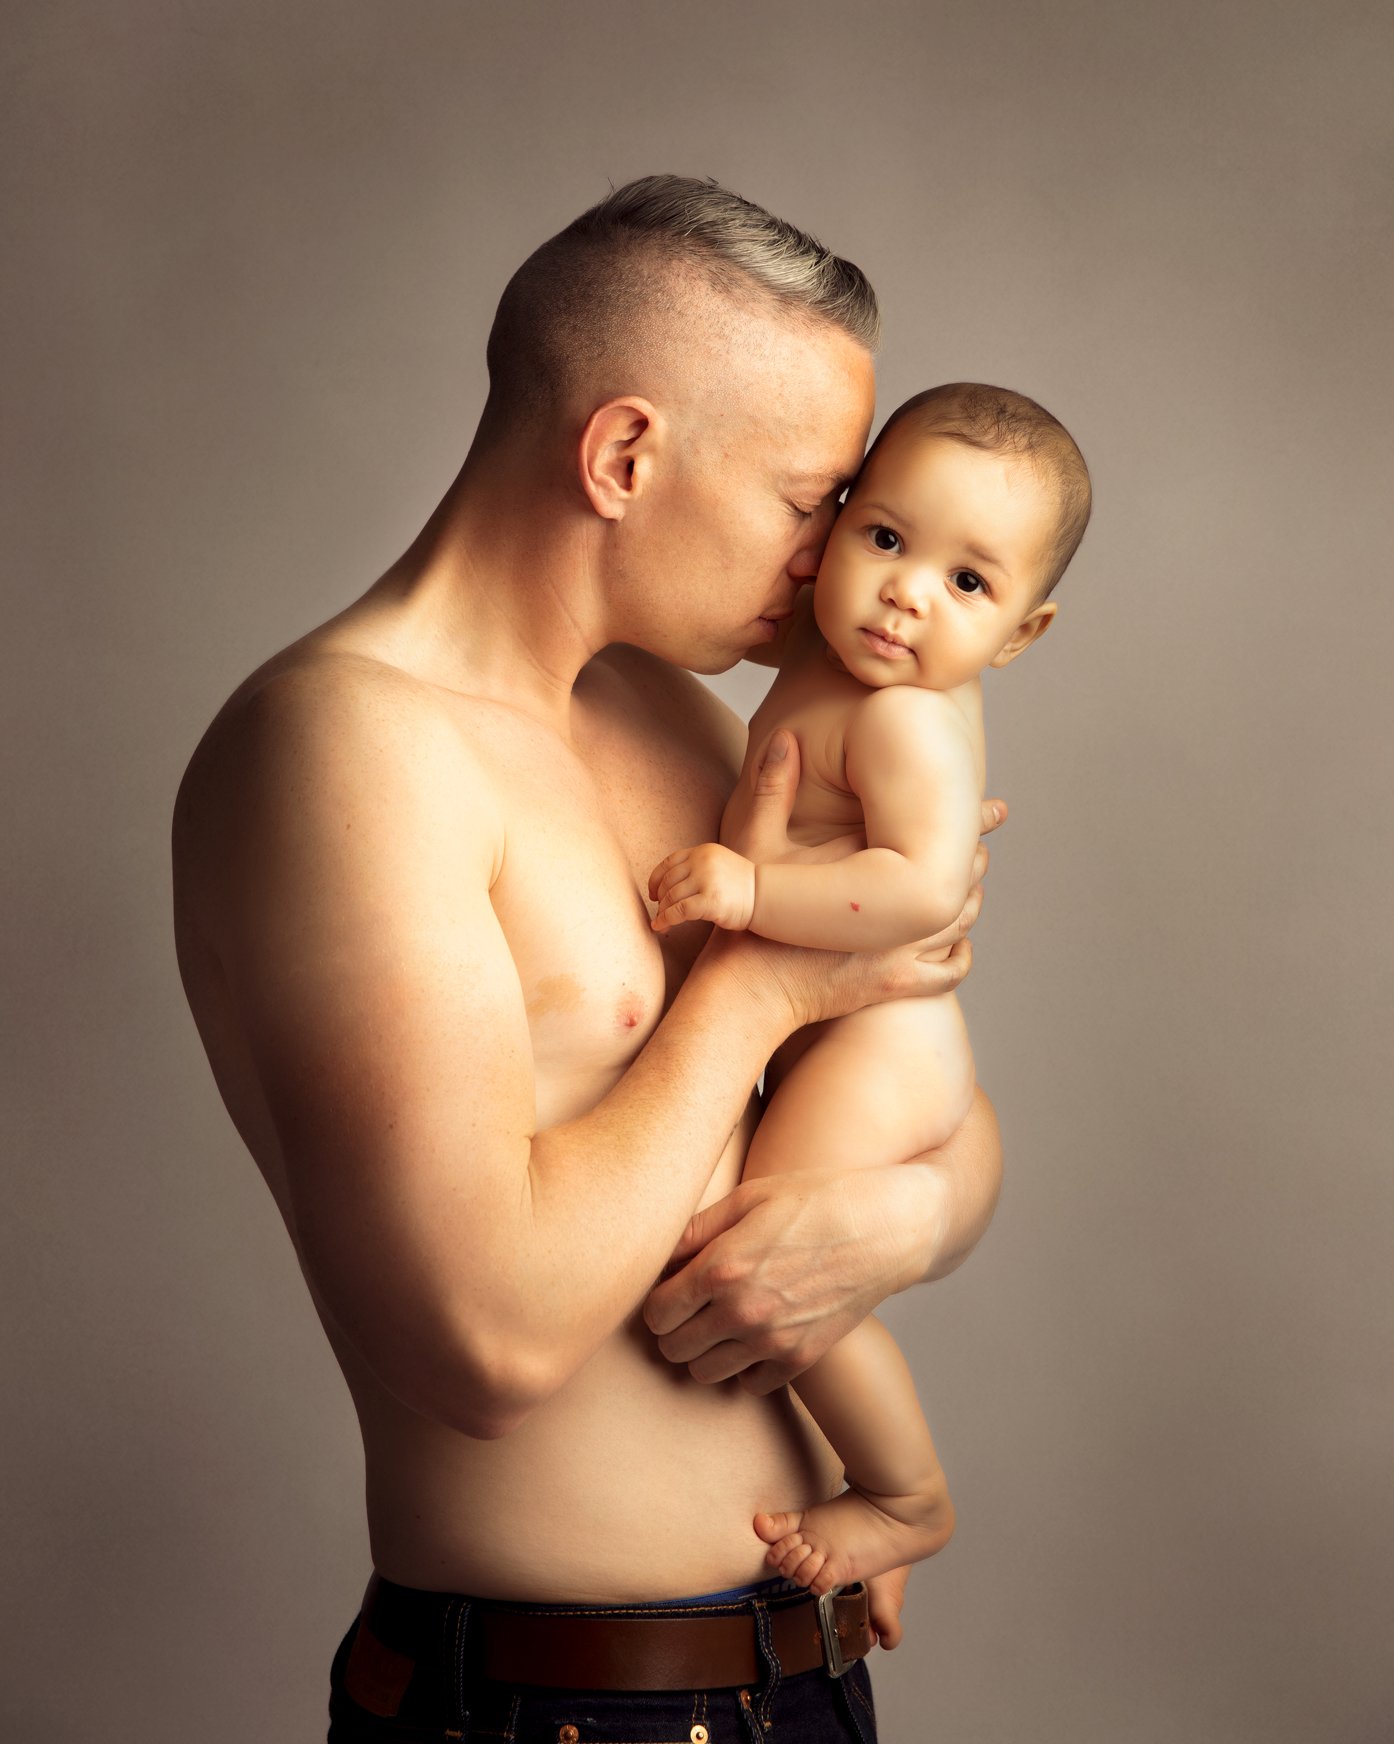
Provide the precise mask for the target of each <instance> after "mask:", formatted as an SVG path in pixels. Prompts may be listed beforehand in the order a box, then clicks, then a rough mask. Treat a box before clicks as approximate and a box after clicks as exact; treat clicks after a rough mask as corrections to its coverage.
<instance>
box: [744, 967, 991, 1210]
mask: <svg viewBox="0 0 1394 1744" xmlns="http://www.w3.org/2000/svg"><path fill="white" fill-rule="evenodd" d="M786 1058H787V1056H786ZM973 1081H974V1080H973V1054H972V1049H971V1048H970V1047H969V1044H968V1031H967V1028H966V1026H965V1024H964V1021H963V1013H962V1011H961V1010H960V1008H959V1004H958V1001H957V999H955V998H954V997H953V995H952V994H947V995H945V996H943V997H941V998H937V999H899V1000H892V1001H887V1002H886V1003H885V1004H883V1005H874V1006H868V1007H866V1008H865V1009H864V1010H862V1011H857V1012H853V1013H852V1015H851V1016H850V1017H844V1018H839V1019H838V1020H837V1022H835V1023H829V1024H824V1025H822V1026H821V1027H820V1029H819V1030H818V1032H817V1033H816V1035H815V1036H814V1037H813V1039H812V1040H811V1041H810V1042H809V1043H808V1045H807V1047H805V1048H804V1049H803V1050H802V1052H800V1053H799V1054H798V1055H797V1057H796V1058H794V1059H793V1061H792V1063H791V1064H788V1066H787V1070H785V1071H784V1072H783V1073H782V1075H780V1076H779V1078H778V1082H777V1084H776V1086H775V1089H774V1091H773V1094H772V1095H771V1096H770V1098H769V1101H768V1104H767V1106H766V1108H765V1112H764V1114H763V1116H762V1117H761V1120H760V1125H759V1127H758V1129H757V1130H756V1134H755V1137H754V1139H753V1141H752V1142H751V1146H750V1151H749V1154H748V1155H747V1157H746V1163H745V1169H744V1171H743V1172H744V1176H745V1178H746V1179H747V1180H749V1179H751V1178H752V1177H753V1176H756V1175H762V1174H773V1173H776V1172H779V1171H781V1170H786V1169H816V1168H839V1169H840V1168H871V1167H875V1166H877V1165H879V1164H882V1163H888V1162H904V1161H907V1160H908V1159H909V1158H910V1157H914V1156H918V1155H919V1154H920V1152H921V1151H927V1150H933V1149H934V1148H935V1147H936V1146H937V1145H941V1144H943V1143H944V1141H945V1140H946V1139H947V1138H948V1137H949V1135H950V1134H951V1133H952V1132H954V1131H955V1130H956V1129H957V1128H958V1127H959V1126H960V1125H961V1124H962V1123H963V1120H964V1119H965V1117H966V1116H967V1113H968V1108H969V1104H970V1103H971V1102H972V1099H973Z"/></svg>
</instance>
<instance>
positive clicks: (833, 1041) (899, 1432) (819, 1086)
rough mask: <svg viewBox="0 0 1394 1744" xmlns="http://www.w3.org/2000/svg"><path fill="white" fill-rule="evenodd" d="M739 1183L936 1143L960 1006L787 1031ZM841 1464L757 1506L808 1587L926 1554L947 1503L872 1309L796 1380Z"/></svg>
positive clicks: (909, 1005)
mask: <svg viewBox="0 0 1394 1744" xmlns="http://www.w3.org/2000/svg"><path fill="white" fill-rule="evenodd" d="M772 1076H773V1077H775V1078H776V1080H777V1083H776V1087H775V1089H774V1093H773V1095H772V1096H771V1098H770V1100H769V1105H768V1107H767V1108H766V1110H765V1113H764V1116H763V1118H762V1119H761V1122H760V1126H759V1129H758V1130H757V1132H756V1134H755V1138H754V1140H753V1141H752V1143H751V1147H750V1151H749V1154H748V1155H747V1157H746V1162H745V1169H744V1178H745V1179H747V1180H749V1179H751V1178H752V1177H753V1176H756V1175H762V1174H774V1173H778V1172H779V1171H781V1170H788V1169H809V1168H816V1169H831V1168H868V1167H872V1166H877V1165H880V1164H883V1163H886V1162H904V1161H908V1160H909V1159H910V1158H911V1157H914V1156H918V1155H919V1154H920V1153H921V1152H922V1151H926V1150H933V1149H934V1148H935V1147H936V1146H938V1145H941V1144H943V1142H944V1141H945V1139H947V1138H948V1137H949V1135H950V1133H952V1132H953V1131H954V1130H955V1129H956V1128H957V1127H958V1126H959V1125H960V1124H961V1123H962V1122H963V1120H964V1119H965V1117H966V1116H967V1113H968V1107H969V1104H970V1102H971V1101H972V1097H973V1056H972V1051H971V1049H970V1048H969V1045H968V1035H967V1030H966V1029H965V1027H964V1023H963V1017H962V1014H961V1012H960V1011H959V1008H958V1001H957V1000H956V999H955V998H954V997H953V996H952V995H948V996H946V997H943V998H939V999H916V1000H898V1001H894V1002H891V1003H887V1004H885V1005H877V1006H870V1007H868V1008H867V1009H866V1010H863V1011H859V1012H855V1013H854V1014H853V1015H852V1016H851V1017H846V1018H842V1019H840V1020H839V1021H838V1022H836V1023H831V1024H824V1025H822V1026H820V1027H819V1028H818V1029H817V1030H816V1031H813V1032H806V1033H805V1034H804V1035H802V1036H799V1037H796V1038H795V1041H794V1044H793V1045H792V1046H791V1047H789V1048H787V1049H786V1050H785V1051H784V1052H783V1053H782V1054H781V1055H780V1057H779V1059H778V1060H777V1061H776V1062H775V1063H774V1066H773V1068H772ZM794 1385H795V1390H796V1391H797V1392H798V1395H799V1397H800V1398H801V1399H802V1400H803V1402H804V1404H805V1405H806V1406H807V1407H808V1410H809V1412H810V1413H811V1415H812V1417H813V1419H814V1421H815V1422H816V1423H817V1424H818V1426H819V1428H820V1429H821V1430H822V1431H823V1433H824V1434H825V1435H826V1436H827V1438H828V1440H829V1441H830V1442H831V1443H832V1445H833V1447H834V1448H835V1449H836V1451H837V1453H838V1456H839V1457H840V1458H841V1460H842V1462H843V1466H844V1469H845V1471H846V1475H847V1482H848V1486H849V1487H848V1488H847V1490H845V1491H844V1492H843V1493H842V1494H841V1495H840V1496H836V1497H834V1498H833V1500H832V1501H830V1502H823V1503H819V1504H817V1505H815V1506H814V1507H811V1508H804V1509H799V1510H795V1511H792V1512H781V1513H773V1514H757V1515H756V1516H755V1530H756V1532H757V1533H758V1534H759V1536H760V1537H761V1538H763V1539H764V1540H765V1541H766V1543H767V1544H768V1545H769V1546H770V1548H769V1551H768V1553H767V1560H768V1562H769V1563H770V1565H771V1566H772V1567H774V1568H778V1569H779V1570H780V1572H781V1573H783V1574H784V1575H786V1576H788V1577H789V1578H790V1579H792V1580H796V1581H798V1582H799V1583H800V1584H801V1585H803V1586H806V1587H811V1588H812V1589H813V1591H814V1592H819V1593H822V1592H826V1591H827V1590H828V1589H829V1588H830V1587H833V1586H841V1585H845V1584H846V1583H847V1582H849V1581H855V1580H864V1579H866V1578H867V1577H868V1576H870V1575H873V1574H880V1573H883V1572H884V1571H885V1570H887V1569H891V1568H898V1567H900V1566H901V1564H903V1563H907V1562H913V1561H916V1560H917V1559H919V1558H920V1557H925V1556H931V1555H933V1553H934V1552H935V1551H936V1550H938V1549H940V1548H941V1547H942V1545H943V1544H944V1543H946V1542H947V1540H948V1537H949V1534H950V1532H951V1531H952V1529H953V1507H952V1504H951V1503H950V1501H949V1496H948V1490H947V1487H946V1485H945V1482H944V1473H943V1469H942V1468H941V1466H940V1464H939V1459H938V1455H937V1454H936V1453H935V1451H934V1442H933V1440H932V1438H931V1436H930V1432H929V1425H928V1424H927V1423H926V1422H925V1419H924V1413H923V1412H922V1410H921V1409H920V1403H919V1400H918V1398H917V1397H916V1394H915V1383H914V1380H913V1379H912V1377H911V1375H910V1371H909V1368H908V1367H907V1366H906V1363H905V1359H904V1357H903V1356H902V1355H901V1354H900V1351H899V1349H898V1347H897V1346H896V1343H895V1340H894V1339H893V1338H892V1337H891V1335H890V1333H889V1332H887V1331H886V1329H885V1327H884V1326H882V1324H881V1323H880V1321H878V1320H877V1319H876V1318H875V1317H874V1316H873V1317H872V1318H870V1319H868V1320H865V1321H863V1323H862V1324H861V1325H860V1326H859V1327H857V1328H856V1329H855V1331H853V1332H851V1333H849V1334H848V1336H847V1337H846V1338H844V1339H842V1340H841V1342H840V1343H838V1344H837V1345H835V1346H834V1347H833V1349H832V1350H830V1351H829V1352H828V1353H827V1355H826V1356H824V1357H823V1358H822V1360H821V1361H819V1362H817V1363H815V1364H814V1366H813V1367H812V1368H811V1369H808V1370H807V1371H806V1372H805V1373H804V1374H802V1375H801V1376H800V1377H799V1379H798V1380H797V1381H796V1382H795V1383H794Z"/></svg>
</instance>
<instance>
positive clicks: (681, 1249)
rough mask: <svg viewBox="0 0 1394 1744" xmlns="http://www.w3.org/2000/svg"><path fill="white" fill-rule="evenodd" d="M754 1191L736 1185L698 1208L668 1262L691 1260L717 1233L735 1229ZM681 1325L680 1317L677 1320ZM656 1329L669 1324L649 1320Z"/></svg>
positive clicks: (656, 1330)
mask: <svg viewBox="0 0 1394 1744" xmlns="http://www.w3.org/2000/svg"><path fill="white" fill-rule="evenodd" d="M750 1197H751V1195H750V1194H748V1193H744V1192H742V1190H741V1188H740V1187H733V1188H732V1189H731V1191H730V1192H729V1193H728V1194H726V1196H725V1197H724V1198H722V1199H718V1200H717V1201H716V1202H715V1204H712V1205H704V1206H703V1207H702V1209H701V1210H700V1211H694V1212H693V1214H692V1216H691V1217H689V1218H688V1220H687V1228H686V1229H685V1230H684V1231H683V1232H682V1234H681V1235H680V1236H679V1237H678V1245H677V1246H676V1247H675V1248H674V1249H673V1252H672V1255H671V1257H670V1258H669V1261H668V1264H669V1265H670V1266H671V1265H681V1264H682V1263H684V1262H685V1261H687V1260H690V1259H691V1258H692V1256H693V1254H697V1253H701V1251H702V1249H703V1248H704V1247H705V1246H706V1245H707V1243H708V1242H711V1241H715V1240H716V1238H717V1236H719V1235H724V1234H725V1232H726V1231H727V1230H728V1229H734V1228H735V1226H736V1225H737V1224H738V1223H739V1222H740V1220H741V1219H742V1218H743V1217H744V1216H745V1214H746V1212H747V1211H748V1210H749V1209H750V1207H749V1205H748V1204H747V1201H748V1200H749V1198H750ZM708 1299H709V1296H708V1292H706V1291H705V1290H704V1291H703V1294H702V1300H703V1301H704V1302H705V1301H707V1300H708ZM673 1325H674V1326H676V1325H677V1321H676V1320H675V1321H674V1322H673ZM649 1326H650V1327H651V1328H652V1330H653V1331H654V1332H666V1331H668V1328H667V1327H665V1326H655V1325H654V1323H653V1321H649Z"/></svg>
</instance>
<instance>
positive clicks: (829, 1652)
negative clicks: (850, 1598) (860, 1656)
mask: <svg viewBox="0 0 1394 1744" xmlns="http://www.w3.org/2000/svg"><path fill="white" fill-rule="evenodd" d="M842 1591H843V1588H841V1587H833V1588H831V1589H830V1590H829V1591H828V1592H826V1593H823V1594H821V1595H820V1596H819V1599H818V1630H819V1633H820V1634H821V1635H822V1637H823V1668H824V1670H825V1671H826V1672H827V1674H828V1676H829V1677H844V1676H845V1675H846V1674H847V1673H848V1672H849V1671H850V1670H851V1669H852V1667H853V1665H855V1664H856V1661H855V1660H852V1659H844V1658H843V1657H842V1642H841V1640H840V1639H839V1637H838V1633H837V1614H836V1612H835V1611H834V1610H833V1600H834V1599H835V1598H836V1597H837V1596H838V1594H839V1593H840V1592H842Z"/></svg>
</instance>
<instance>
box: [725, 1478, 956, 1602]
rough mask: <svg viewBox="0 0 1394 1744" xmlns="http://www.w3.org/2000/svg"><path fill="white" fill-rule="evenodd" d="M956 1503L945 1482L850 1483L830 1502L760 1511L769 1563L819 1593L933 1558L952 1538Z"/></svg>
mask: <svg viewBox="0 0 1394 1744" xmlns="http://www.w3.org/2000/svg"><path fill="white" fill-rule="evenodd" d="M953 1529H954V1507H953V1503H952V1502H951V1501H950V1500H949V1496H948V1492H947V1490H945V1489H944V1488H943V1486H942V1484H939V1485H936V1486H935V1487H934V1488H933V1489H931V1490H928V1491H926V1492H924V1493H923V1494H919V1495H913V1496H873V1495H871V1494H870V1492H868V1491H865V1490H858V1489H853V1488H849V1489H846V1490H844V1491H843V1492H842V1494H841V1495H840V1496H834V1497H833V1499H832V1501H830V1502H819V1503H818V1504H817V1505H816V1506H814V1507H812V1508H800V1509H797V1510H796V1511H794V1512H793V1513H788V1514H757V1515H756V1516H755V1531H756V1535H757V1536H758V1537H760V1538H763V1539H764V1541H765V1543H766V1544H768V1545H769V1549H768V1550H767V1551H766V1552H765V1561H766V1562H767V1563H768V1564H769V1565H770V1567H771V1568H776V1569H778V1570H779V1572H780V1573H781V1574H782V1575H783V1576H784V1578H785V1579H786V1580H791V1581H794V1582H795V1583H796V1584H797V1585H798V1586H801V1587H807V1588H808V1589H809V1590H810V1592H814V1593H817V1594H819V1595H821V1594H823V1593H826V1592H829V1591H831V1589H832V1588H833V1587H845V1586H849V1585H850V1584H851V1583H852V1582H853V1581H859V1580H868V1579H870V1577H871V1576H872V1575H874V1574H885V1573H886V1572H887V1570H889V1569H892V1568H899V1567H900V1566H901V1565H902V1563H907V1562H918V1561H919V1560H920V1558H921V1557H925V1556H933V1555H934V1553H935V1551H936V1550H942V1549H943V1548H944V1546H945V1545H946V1544H947V1543H948V1541H949V1535H950V1534H951V1533H952V1531H953Z"/></svg>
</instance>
